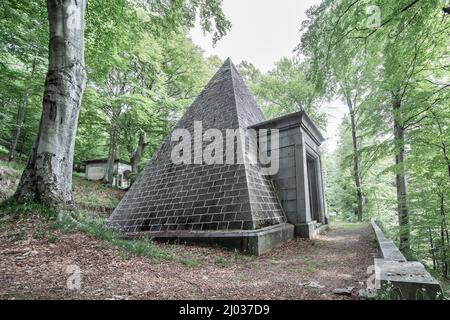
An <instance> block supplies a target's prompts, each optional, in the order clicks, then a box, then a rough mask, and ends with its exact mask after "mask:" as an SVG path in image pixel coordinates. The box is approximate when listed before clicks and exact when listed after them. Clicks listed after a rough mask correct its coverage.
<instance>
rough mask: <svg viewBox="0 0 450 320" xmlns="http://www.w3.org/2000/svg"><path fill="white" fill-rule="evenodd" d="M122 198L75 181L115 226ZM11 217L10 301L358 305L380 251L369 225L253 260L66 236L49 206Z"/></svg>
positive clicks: (3, 282) (5, 275) (217, 251)
mask: <svg viewBox="0 0 450 320" xmlns="http://www.w3.org/2000/svg"><path fill="white" fill-rule="evenodd" d="M1 168H2V163H1V160H0V169H1ZM3 171H4V175H5V172H6V170H3ZM8 175H9V176H11V175H12V176H14V170H12V171H11V170H10V169H8ZM1 180H2V179H1V176H0V182H1ZM4 180H5V179H3V181H4ZM108 195H109V198H108ZM120 197H121V194H120V193H118V192H117V190H114V189H111V188H107V187H104V186H100V185H98V184H95V183H91V182H87V181H83V179H82V178H79V177H78V178H76V179H75V198H76V199H78V205H79V206H81V207H82V208H83V210H85V211H89V212H94V211H95V212H96V213H95V214H96V215H102V216H103V217H105V216H107V215H108V213H109V212H110V210H111V209H112V208H113V207H114V206H115V205H116V203H117V201H118V199H119V198H120ZM99 204H100V206H98V205H99ZM96 205H97V207H95V206H96ZM2 208H3V209H2ZM5 208H6V209H5ZM12 208H14V207H12ZM2 210H3V211H5V210H8V211H9V212H11V207H8V205H6V206H5V205H3V206H2V205H0V299H358V298H359V297H358V290H359V289H363V288H365V287H366V281H367V279H368V278H369V277H370V276H371V274H370V273H368V272H367V270H368V268H369V267H370V266H371V265H372V263H373V256H374V255H375V254H376V251H377V249H376V247H375V242H374V237H373V235H372V233H371V230H370V228H369V226H368V224H365V223H362V224H350V223H345V224H344V223H335V224H333V225H332V227H331V230H330V231H328V232H327V233H325V234H324V235H321V236H320V237H319V238H318V239H315V240H312V241H311V240H303V239H298V238H297V239H294V240H292V241H290V242H288V243H286V244H284V245H282V246H281V247H279V248H276V249H274V250H272V251H271V252H270V253H268V254H265V255H263V256H260V257H253V256H248V255H244V254H240V253H238V252H233V251H229V250H225V249H221V248H211V247H202V246H189V245H180V244H178V245H176V244H161V243H152V244H151V245H150V246H147V245H145V246H142V243H138V242H137V243H135V244H133V246H132V247H130V246H128V242H127V244H125V243H124V241H123V240H114V238H111V237H105V236H102V235H101V232H100V233H99V231H98V230H97V229H93V231H92V229H89V230H91V232H83V231H80V230H76V229H75V230H68V228H60V227H58V223H57V222H55V219H54V218H49V217H50V216H51V212H50V213H49V212H47V211H46V210H45V209H43V208H41V207H39V206H37V207H35V206H33V205H30V206H28V207H27V206H22V207H20V208H19V209H17V210H16V211H14V210H13V212H15V214H13V215H5V214H4V212H3V214H2V212H1V211H2ZM19 211H20V212H19ZM8 217H9V218H8ZM99 234H100V236H99ZM106 238H107V239H109V240H110V241H106V240H105V239H106ZM111 239H113V240H114V241H111ZM120 241H122V242H120ZM147 242H148V241H147ZM127 248H128V249H129V248H131V249H132V250H131V251H130V250H127ZM78 271H79V272H78ZM349 287H353V290H350V291H351V292H350V293H348V294H344V295H342V294H336V293H334V290H336V289H342V288H349ZM350 289H351V288H350Z"/></svg>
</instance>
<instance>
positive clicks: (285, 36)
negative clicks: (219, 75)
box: [191, 0, 346, 152]
mask: <svg viewBox="0 0 450 320" xmlns="http://www.w3.org/2000/svg"><path fill="white" fill-rule="evenodd" d="M320 1H321V0H223V10H224V13H225V15H226V17H227V18H228V19H229V20H230V21H231V23H232V27H231V30H230V31H229V33H228V34H227V35H226V36H225V37H224V38H223V39H221V40H220V41H219V42H218V43H217V44H216V47H214V48H213V46H212V38H211V36H210V35H206V36H205V35H204V34H203V31H202V30H201V28H200V27H199V26H197V27H195V28H194V29H192V30H191V37H192V40H193V41H194V43H196V44H197V45H199V46H200V47H201V48H202V49H203V50H204V52H205V54H206V55H207V56H210V55H217V56H219V57H220V58H222V60H225V59H226V58H227V57H230V58H231V60H233V62H234V63H235V64H239V63H240V62H241V61H242V60H246V61H249V62H251V63H253V64H254V65H255V66H256V67H257V68H258V69H260V70H261V71H263V72H267V71H269V70H270V69H272V68H273V66H274V64H275V62H276V61H278V60H280V59H281V58H282V57H291V56H292V52H293V50H294V48H295V47H296V45H297V44H298V43H299V40H300V33H299V29H300V26H301V22H302V20H304V19H305V18H306V15H305V12H306V10H307V9H308V8H309V7H310V6H311V5H314V4H318V3H320ZM331 105H332V106H331ZM331 105H330V106H329V105H324V106H323V108H324V109H325V110H326V111H327V113H328V114H329V115H330V116H329V123H328V126H327V130H326V132H323V134H324V136H325V137H326V138H327V142H326V143H325V148H327V150H329V151H330V152H333V151H334V150H335V147H336V144H337V141H338V133H339V125H340V123H341V120H342V116H343V114H344V112H345V110H346V108H345V107H344V106H343V105H342V104H341V103H340V102H339V101H336V102H333V103H332V104H331Z"/></svg>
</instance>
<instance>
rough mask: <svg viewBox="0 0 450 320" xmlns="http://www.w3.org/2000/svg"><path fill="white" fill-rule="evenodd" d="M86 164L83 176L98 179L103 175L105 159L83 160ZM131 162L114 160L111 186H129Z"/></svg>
mask: <svg viewBox="0 0 450 320" xmlns="http://www.w3.org/2000/svg"><path fill="white" fill-rule="evenodd" d="M83 163H84V164H85V166H86V169H85V177H86V179H88V180H93V181H99V180H102V179H103V178H104V177H105V173H106V166H107V165H108V160H107V159H92V160H86V161H83ZM131 172H132V170H131V163H129V162H127V161H123V160H120V159H118V160H116V162H115V163H114V177H113V182H112V184H111V185H112V186H115V187H117V188H120V189H127V188H128V187H129V186H130V176H131Z"/></svg>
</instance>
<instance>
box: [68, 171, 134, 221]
mask: <svg viewBox="0 0 450 320" xmlns="http://www.w3.org/2000/svg"><path fill="white" fill-rule="evenodd" d="M73 193H74V201H75V204H76V205H77V206H78V207H80V208H82V209H85V210H92V211H95V212H97V213H99V214H103V215H109V214H110V213H111V212H112V211H113V210H114V208H115V207H117V205H118V204H119V201H120V199H121V198H122V197H123V196H124V194H125V191H124V190H119V189H116V188H113V187H110V186H108V185H105V184H102V183H100V182H96V181H89V180H86V179H85V178H84V177H82V176H80V175H78V174H74V176H73Z"/></svg>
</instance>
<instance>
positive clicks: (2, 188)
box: [0, 157, 23, 201]
mask: <svg viewBox="0 0 450 320" xmlns="http://www.w3.org/2000/svg"><path fill="white" fill-rule="evenodd" d="M2 159H4V157H1V158H0V201H2V200H5V199H7V198H9V197H11V196H12V194H13V193H14V190H16V187H17V185H18V184H19V179H20V174H21V172H22V170H23V167H22V166H21V165H20V164H17V163H15V162H8V161H5V160H2Z"/></svg>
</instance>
